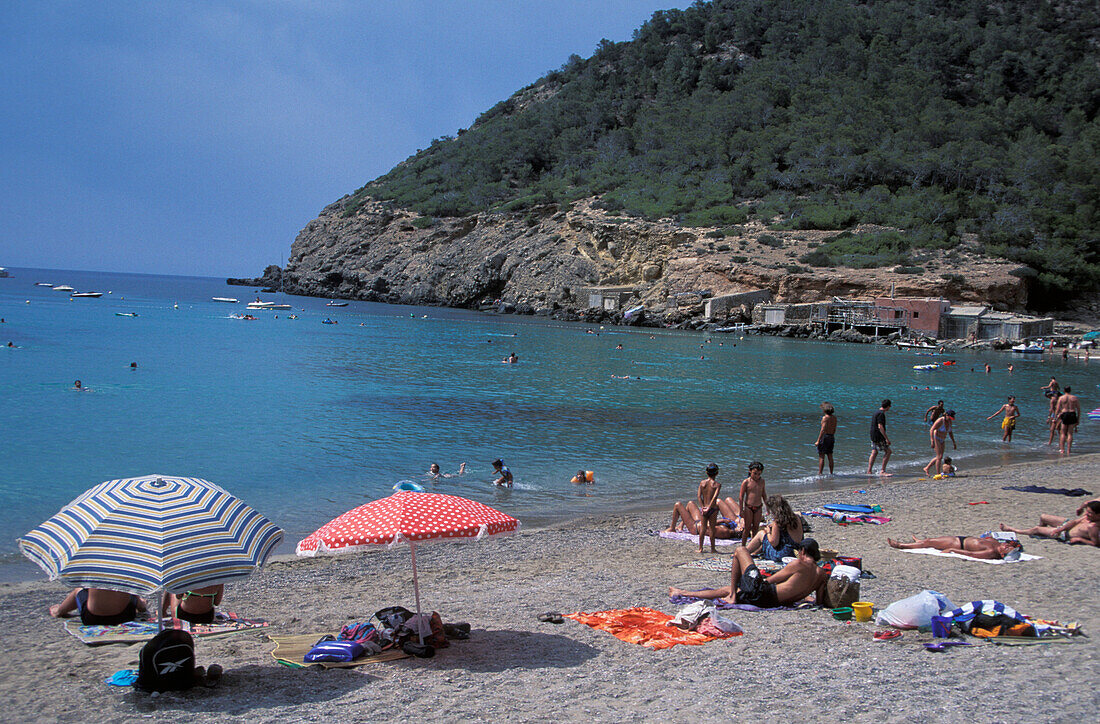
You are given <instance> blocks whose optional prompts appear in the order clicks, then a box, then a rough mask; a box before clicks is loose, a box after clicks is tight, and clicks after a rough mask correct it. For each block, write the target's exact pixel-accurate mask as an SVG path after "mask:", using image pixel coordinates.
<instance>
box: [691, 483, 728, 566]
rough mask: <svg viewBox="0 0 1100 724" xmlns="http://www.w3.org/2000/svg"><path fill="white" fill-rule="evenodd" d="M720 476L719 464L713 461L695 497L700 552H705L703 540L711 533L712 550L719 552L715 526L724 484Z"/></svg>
mask: <svg viewBox="0 0 1100 724" xmlns="http://www.w3.org/2000/svg"><path fill="white" fill-rule="evenodd" d="M717 477H718V466H717V465H715V464H714V463H711V464H710V465H708V466H707V477H705V478H703V479H702V480H700V481H699V492H698V493H696V495H695V497H696V500H697V501H698V503H699V511H700V520H699V552H700V553H702V552H703V540H704V539H705V538H706V537H707V535H708V533H709V535H710V550H711V552H712V553H717V552H718V549H717V548H716V547H715V544H714V538H715V535H716V533H715V527H716V526H717V525H718V513H719V510H718V494H719V493H721V492H722V484H721V483H719V482H718V481H717V480H716V478H717Z"/></svg>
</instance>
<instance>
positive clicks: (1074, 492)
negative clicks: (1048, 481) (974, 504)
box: [1001, 485, 1092, 498]
mask: <svg viewBox="0 0 1100 724" xmlns="http://www.w3.org/2000/svg"><path fill="white" fill-rule="evenodd" d="M1001 490H1018V491H1020V492H1021V493H1053V494H1055V495H1066V496H1069V497H1071V498H1079V497H1081V496H1083V495H1092V493H1090V492H1089V491H1087V490H1085V489H1084V488H1048V487H1046V486H1043V485H1007V486H1005V487H1003V488H1001Z"/></svg>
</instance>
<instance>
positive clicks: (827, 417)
mask: <svg viewBox="0 0 1100 724" xmlns="http://www.w3.org/2000/svg"><path fill="white" fill-rule="evenodd" d="M821 413H822V414H821V429H820V430H818V431H817V441H816V442H814V445H816V446H817V474H818V475H821V474H822V473H824V472H825V458H829V475H832V474H833V445H835V444H836V437H835V435H836V410H834V409H833V406H832V405H830V404H829V403H828V402H822V403H821Z"/></svg>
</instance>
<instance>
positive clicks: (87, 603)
mask: <svg viewBox="0 0 1100 724" xmlns="http://www.w3.org/2000/svg"><path fill="white" fill-rule="evenodd" d="M144 610H145V601H144V600H142V599H140V598H138V597H137V596H131V595H130V594H129V593H123V592H122V591H112V590H109V589H106V588H76V589H73V590H72V591H71V592H70V593H69V595H68V596H66V597H65V600H63V601H62V602H61V603H59V604H55V605H53V606H50V615H51V616H53V617H54V618H66V617H68V616H70V615H71V614H72V613H73V612H76V613H78V614H79V615H80V622H81V623H82V624H84V625H85V626H114V625H117V624H120V623H126V622H127V621H133V620H134V618H135V617H136V616H137V613H138V611H144Z"/></svg>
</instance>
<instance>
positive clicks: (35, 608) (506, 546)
mask: <svg viewBox="0 0 1100 724" xmlns="http://www.w3.org/2000/svg"><path fill="white" fill-rule="evenodd" d="M1097 480H1100V456H1080V457H1072V458H1069V459H1062V460H1054V459H1052V460H1050V461H1046V462H1038V463H1027V464H1021V465H1013V466H1006V467H999V468H990V469H986V470H978V471H968V472H967V473H966V474H965V476H964V477H960V478H956V479H955V480H952V481H949V482H941V481H918V480H913V479H905V478H902V477H895V478H890V479H886V480H882V481H880V480H874V481H871V482H869V483H868V484H866V485H863V486H861V489H863V490H865V491H866V492H864V493H858V492H856V491H855V489H852V490H849V491H841V492H837V491H833V492H829V493H814V494H803V495H794V496H791V499H792V502H794V504H795V508H796V509H797V510H808V509H810V508H811V507H813V506H815V505H817V504H820V503H823V502H849V503H877V504H879V505H881V506H882V507H883V509H884V511H885V513H886V514H887V515H889V516H891V517H892V518H893V520H892V522H890V523H887V524H885V525H882V526H870V525H862V526H848V527H841V526H838V525H836V524H835V523H834V522H832V521H831V520H827V519H823V518H812V519H810V520H811V522H812V524H813V527H814V532H813V533H812V535H813V536H814V537H815V538H816V539H817V540H818V541H819V542H820V544H821V546H822V547H823V548H834V549H838V550H839V551H840V552H841V553H842V554H845V555H856V556H861V557H862V558H863V565H864V568H865V569H866V570H869V571H871V572H873V573H874V574H875V576H876V578H874V579H872V580H865V581H863V584H862V587H863V588H862V596H861V597H862V598H863V599H864V600H867V601H872V602H874V603H875V604H876V606H877V607H884V606H885V605H886V604H888V603H890V602H892V601H895V600H897V599H901V598H904V597H907V596H910V595H912V594H914V593H916V592H918V591H920V590H921V589H923V588H932V589H935V590H938V591H940V592H942V593H944V594H946V595H947V596H948V597H949V598H951V600H952V601H954V602H955V603H956V604H961V603H964V602H967V601H970V600H972V599H979V598H995V599H997V600H1000V601H1003V602H1005V603H1007V604H1009V605H1011V606H1014V607H1016V608H1018V609H1019V610H1020V611H1021V612H1023V613H1026V614H1029V615H1033V616H1036V617H1040V618H1046V619H1057V620H1061V621H1079V622H1080V623H1081V624H1082V626H1083V628H1084V631H1085V632H1086V634H1088V635H1089V636H1090V638H1087V639H1084V640H1083V641H1079V642H1075V643H1071V644H1064V645H1044V646H1019V647H1008V646H996V645H993V644H982V645H975V646H971V647H968V648H957V649H953V650H948V651H946V652H943V653H932V652H928V651H926V650H924V648H923V647H922V646H921V645H920V644H921V642H924V641H928V640H931V635H930V634H928V633H920V632H917V631H907V632H905V634H904V636H903V637H902V638H901V639H898V640H895V641H890V642H877V643H876V642H873V641H872V637H871V634H872V632H873V631H874V630H875V629H876V628H877V627H875V626H874V625H873V624H871V623H851V622H848V623H845V622H838V621H835V620H833V619H832V618H831V616H829V615H828V613H827V612H824V611H821V610H801V611H774V612H753V613H749V612H742V611H732V612H730V613H731V617H732V618H733V619H734V620H735V621H737V623H739V624H740V625H741V626H742V627H743V628H744V630H745V635H744V636H741V637H736V638H732V639H728V640H719V641H713V642H711V643H708V644H706V645H704V646H675V647H672V648H670V649H667V650H663V651H651V650H649V649H647V648H643V647H641V646H637V645H633V644H628V643H625V642H623V641H620V640H618V639H616V638H614V637H612V636H611V635H609V634H606V633H604V632H601V631H597V630H595V629H591V628H589V627H587V626H583V625H581V624H578V623H575V622H573V621H569V620H566V621H565V623H564V624H561V625H553V624H549V623H540V622H539V621H537V620H536V616H537V615H538V614H539V613H541V612H544V611H560V612H562V613H570V612H575V611H597V610H605V609H616V608H627V607H631V606H649V607H653V608H657V609H660V610H662V611H666V612H669V613H675V611H676V610H677V607H676V606H674V605H671V604H669V602H668V598H667V589H668V586H670V585H676V586H692V585H696V584H697V585H700V586H713V585H721V584H724V583H727V582H728V574H723V573H717V572H708V571H705V570H699V569H685V568H679V567H678V566H679V565H680V564H683V563H686V562H688V561H691V560H695V559H697V558H699V557H700V556H698V555H697V554H696V552H695V549H694V544H693V543H690V542H685V541H671V540H664V539H661V538H659V537H657V536H656V535H655V534H654V533H653V531H656V530H659V529H661V528H663V527H665V526H667V524H668V520H667V516H666V515H665V514H664V513H660V514H658V513H651V514H635V515H627V516H622V517H606V518H600V519H590V520H584V521H578V522H575V523H572V524H568V525H562V526H557V527H553V528H549V529H542V530H524V531H521V532H520V533H519V534H517V535H515V536H512V537H508V538H495V539H488V540H482V541H479V542H475V543H452V542H447V543H439V544H431V545H424V546H422V547H420V548H419V549H418V555H417V560H418V565H419V570H420V587H421V595H422V599H423V603H424V606H425V608H426V609H429V610H436V611H439V612H440V613H441V614H442V615H443V618H444V620H446V621H451V622H453V621H468V622H469V623H470V624H471V625H472V627H473V632H472V635H471V637H470V639H469V640H468V641H457V642H453V643H452V645H451V647H450V648H447V649H443V650H440V651H439V652H438V653H437V655H436V657H435V658H432V659H403V660H398V661H392V662H386V663H379V664H372V665H368V666H364V667H360V668H356V669H332V670H323V669H320V668H318V667H313V668H309V669H290V668H286V667H284V666H281V665H278V664H277V663H276V662H275V661H274V660H273V659H272V657H271V656H270V654H269V652H270V651H271V649H272V648H273V644H272V643H271V642H270V641H269V640H268V639H267V635H266V633H259V632H254V631H250V632H245V633H241V634H235V635H231V636H225V637H220V638H213V639H199V640H197V645H196V650H197V658H198V663H199V664H203V665H209V664H211V663H220V664H221V665H222V666H223V667H225V670H226V673H225V676H224V678H223V679H222V682H221V683H220V684H219V686H218V687H217V688H213V689H195V690H192V691H189V692H185V693H179V694H161V695H156V696H149V695H146V694H140V693H137V692H134V691H133V690H131V689H128V688H127V689H117V688H113V687H108V686H107V685H106V684H105V683H104V679H105V678H106V677H108V676H110V675H111V674H112V673H113V672H115V671H117V670H119V669H123V668H130V667H136V665H137V656H138V651H139V649H140V647H139V646H137V645H129V646H128V645H117V644H116V645H106V646H99V647H90V646H85V645H83V644H82V643H80V642H79V641H77V640H76V639H75V638H73V637H71V636H69V635H68V634H67V633H66V632H65V631H64V630H63V628H62V624H61V622H59V621H57V620H54V619H51V618H49V616H48V615H47V614H46V608H47V606H48V605H49V604H51V603H55V602H57V601H58V600H59V599H60V598H61V597H62V596H63V595H64V593H65V589H64V587H63V586H61V585H60V584H57V583H46V582H26V583H14V584H6V585H3V586H2V587H0V631H2V635H0V649H2V651H3V655H2V656H0V696H2V698H3V700H4V701H6V702H8V704H7V707H8V711H9V713H10V714H11V715H12V716H13V718H14V720H15V721H32V720H34V721H85V722H95V721H110V720H118V719H123V720H130V719H136V718H145V719H149V720H152V721H162V720H163V721H172V722H191V721H240V722H275V721H279V722H297V721H353V720H354V721H398V720H408V719H410V718H413V717H416V718H420V719H428V720H441V721H464V720H471V719H472V720H494V721H528V720H537V721H560V720H568V721H575V720H612V719H613V720H617V721H655V720H665V721H687V720H697V721H729V720H731V719H732V720H735V721H737V720H746V719H753V720H761V721H777V722H778V721H790V720H811V719H818V718H826V719H835V720H843V721H847V720H855V721H950V722H973V721H977V722H1025V721H1026V722H1031V721H1066V722H1069V721H1082V720H1085V721H1087V720H1089V719H1093V718H1095V712H1096V707H1097V705H1098V704H1100V694H1098V693H1097V689H1096V685H1095V678H1096V672H1097V671H1100V655H1098V653H1097V648H1096V644H1095V642H1096V640H1097V636H1100V602H1098V601H1100V576H1098V573H1100V550H1097V549H1095V548H1091V547H1082V546H1067V545H1064V544H1060V543H1056V542H1053V541H1040V540H1025V541H1024V546H1025V550H1026V551H1027V552H1028V553H1031V554H1034V555H1039V556H1042V560H1037V561H1028V562H1018V563H1010V564H1004V565H989V564H985V563H980V562H972V561H964V560H958V559H953V558H942V557H933V556H922V555H913V554H909V553H903V552H901V551H897V550H894V549H892V548H890V547H888V546H887V545H886V538H887V537H894V538H901V539H908V537H909V536H910V535H911V534H916V535H919V536H925V535H928V536H931V535H942V534H971V535H976V534H980V533H982V532H984V531H987V530H990V529H996V527H997V524H998V523H999V522H1002V521H1003V522H1006V523H1008V524H1009V525H1014V526H1022V525H1025V524H1026V525H1032V524H1034V523H1035V521H1036V519H1037V517H1038V514H1039V512H1050V513H1056V514H1060V515H1072V513H1073V511H1074V510H1075V509H1076V507H1077V506H1078V505H1080V503H1081V502H1082V501H1083V500H1084V499H1083V498H1069V497H1065V496H1060V495H1050V494H1034V493H1021V492H1014V491H1005V490H1002V487H1003V486H1005V485H1015V484H1029V483H1037V484H1041V485H1048V486H1052V487H1084V488H1085V489H1088V490H1091V491H1093V493H1094V494H1097V493H1100V485H1098V484H1097V483H1096V481H1097ZM690 491H691V486H690V485H687V484H685V486H684V491H683V494H682V495H681V498H683V497H686V495H687V494H688V493H689V492H690ZM769 492H773V493H774V492H780V493H782V492H784V491H783V489H782V484H773V483H772V482H771V481H769ZM978 501H986V502H987V504H983V505H969V504H968V503H971V502H978ZM670 507H671V501H670ZM719 550H720V554H719V555H722V556H728V555H729V554H730V553H731V552H732V550H733V547H726V548H720V549H719ZM709 555H710V554H709V553H708V554H705V556H709ZM392 604H401V605H405V606H407V607H409V608H412V607H413V604H414V601H413V593H412V577H411V569H410V566H409V553H408V549H407V547H400V546H399V547H396V548H393V549H389V550H379V551H378V552H377V553H372V554H365V555H359V556H354V557H344V558H328V559H312V560H304V559H302V560H299V559H294V560H279V561H275V562H272V563H270V564H269V565H268V566H267V567H266V568H265V569H264V570H263V571H261V572H260V573H259V574H257V575H255V576H253V577H252V578H250V579H248V580H246V581H244V582H241V583H239V584H234V585H232V586H231V587H229V588H228V589H227V592H226V597H225V603H224V604H223V606H224V608H226V609H227V610H232V611H236V612H238V613H240V614H242V615H245V616H250V617H262V618H265V619H268V620H269V621H270V622H271V626H270V629H269V630H268V631H267V633H271V634H275V635H279V634H283V635H286V634H305V633H312V632H323V631H327V630H332V629H338V628H339V627H340V626H341V625H343V624H344V623H347V622H349V621H355V620H366V619H367V618H369V617H370V615H371V614H373V612H375V611H376V610H378V609H380V608H383V607H385V606H388V605H392Z"/></svg>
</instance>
